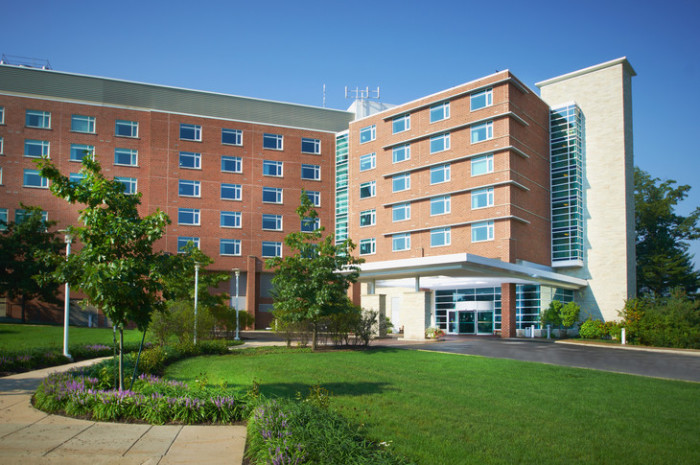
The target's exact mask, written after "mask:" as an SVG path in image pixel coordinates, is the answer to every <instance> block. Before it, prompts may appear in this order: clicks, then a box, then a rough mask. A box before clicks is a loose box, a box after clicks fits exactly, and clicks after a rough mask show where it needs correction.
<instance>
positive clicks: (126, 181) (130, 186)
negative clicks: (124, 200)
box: [114, 176, 138, 195]
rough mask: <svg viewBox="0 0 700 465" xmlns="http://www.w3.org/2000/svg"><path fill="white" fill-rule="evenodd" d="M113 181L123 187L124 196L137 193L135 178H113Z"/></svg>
mask: <svg viewBox="0 0 700 465" xmlns="http://www.w3.org/2000/svg"><path fill="white" fill-rule="evenodd" d="M114 180H115V181H117V182H120V183H122V184H123V185H124V193H125V194H129V195H131V194H135V193H136V192H138V181H137V180H136V178H124V177H119V176H115V177H114Z"/></svg>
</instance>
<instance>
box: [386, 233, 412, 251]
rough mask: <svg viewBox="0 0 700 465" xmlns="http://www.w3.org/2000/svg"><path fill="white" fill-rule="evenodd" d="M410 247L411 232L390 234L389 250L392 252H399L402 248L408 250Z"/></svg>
mask: <svg viewBox="0 0 700 465" xmlns="http://www.w3.org/2000/svg"><path fill="white" fill-rule="evenodd" d="M410 248H411V234H410V233H402V234H394V235H393V236H391V250H392V251H393V252H400V251H402V250H408V249H410Z"/></svg>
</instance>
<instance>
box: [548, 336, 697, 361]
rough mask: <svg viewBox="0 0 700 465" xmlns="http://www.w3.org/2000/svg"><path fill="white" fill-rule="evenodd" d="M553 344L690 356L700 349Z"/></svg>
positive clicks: (578, 343) (564, 342) (556, 342)
mask: <svg viewBox="0 0 700 465" xmlns="http://www.w3.org/2000/svg"><path fill="white" fill-rule="evenodd" d="M554 343H555V344H568V345H572V346H584V347H602V348H605V349H618V350H636V351H638V352H655V353H658V354H674V355H690V356H691V357H700V350H696V349H672V348H665V347H645V346H632V345H628V344H625V345H622V344H620V345H617V344H615V345H613V344H597V343H595V342H593V343H589V342H585V343H584V342H576V341H566V340H564V341H560V340H556V341H554Z"/></svg>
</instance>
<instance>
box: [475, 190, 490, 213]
mask: <svg viewBox="0 0 700 465" xmlns="http://www.w3.org/2000/svg"><path fill="white" fill-rule="evenodd" d="M486 207H493V187H487V188H485V189H474V190H473V191H472V210H476V209H477V208H486Z"/></svg>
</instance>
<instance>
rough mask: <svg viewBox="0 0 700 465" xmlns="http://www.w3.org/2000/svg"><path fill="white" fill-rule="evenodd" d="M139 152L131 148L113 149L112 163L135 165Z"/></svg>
mask: <svg viewBox="0 0 700 465" xmlns="http://www.w3.org/2000/svg"><path fill="white" fill-rule="evenodd" d="M138 162H139V152H138V150H133V149H114V164H115V165H122V166H137V165H138Z"/></svg>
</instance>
